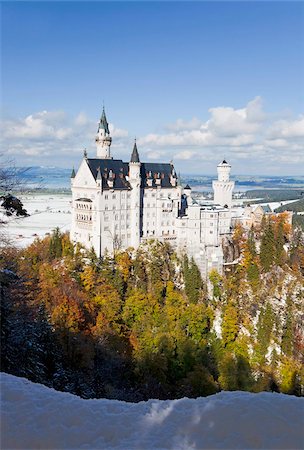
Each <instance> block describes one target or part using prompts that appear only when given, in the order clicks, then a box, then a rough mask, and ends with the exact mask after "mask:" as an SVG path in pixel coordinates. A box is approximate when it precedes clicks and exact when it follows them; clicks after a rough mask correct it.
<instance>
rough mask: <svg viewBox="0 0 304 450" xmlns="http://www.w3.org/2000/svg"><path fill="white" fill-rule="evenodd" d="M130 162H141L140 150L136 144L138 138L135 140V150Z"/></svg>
mask: <svg viewBox="0 0 304 450" xmlns="http://www.w3.org/2000/svg"><path fill="white" fill-rule="evenodd" d="M130 162H132V163H139V162H140V161H139V155H138V150H137V145H136V139H135V141H134V147H133V151H132V155H131V159H130Z"/></svg>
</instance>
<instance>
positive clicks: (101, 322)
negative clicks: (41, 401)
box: [0, 213, 304, 402]
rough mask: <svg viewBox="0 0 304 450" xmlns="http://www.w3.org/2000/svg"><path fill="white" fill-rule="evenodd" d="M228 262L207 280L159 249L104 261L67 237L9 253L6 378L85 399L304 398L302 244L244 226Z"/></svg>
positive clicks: (281, 233)
mask: <svg viewBox="0 0 304 450" xmlns="http://www.w3.org/2000/svg"><path fill="white" fill-rule="evenodd" d="M224 254H225V256H226V261H228V263H227V264H226V265H225V269H224V273H223V274H219V273H218V272H216V271H215V270H213V271H212V272H211V273H210V274H209V278H208V280H204V279H202V277H201V274H200V271H199V270H198V267H197V266H196V264H195V262H194V260H193V259H189V258H188V257H187V256H186V255H183V254H177V253H176V252H175V251H174V250H173V249H172V248H171V247H170V246H169V245H168V244H166V243H160V242H158V241H152V240H151V241H148V242H147V243H145V244H143V245H141V246H140V247H139V249H137V250H134V249H132V248H130V249H128V250H126V251H116V252H115V254H114V255H110V254H108V255H105V256H104V257H103V258H102V259H98V258H97V257H96V254H95V253H94V251H93V250H92V249H91V250H89V251H86V250H85V249H84V248H82V247H81V246H79V245H76V246H74V245H73V244H72V243H71V242H70V240H69V237H68V235H67V234H62V233H61V232H60V231H59V230H58V229H56V230H54V232H53V233H52V234H51V235H50V236H48V237H46V238H45V239H43V240H39V239H36V240H35V241H34V243H33V244H31V245H30V246H29V247H27V248H25V249H16V248H14V246H5V247H3V248H2V250H1V254H0V282H1V316H2V327H1V349H2V352H1V367H2V371H4V372H8V373H11V374H14V375H17V376H22V377H26V378H28V379H30V380H32V381H34V382H39V383H42V384H45V385H47V386H49V387H53V388H55V389H57V390H60V391H67V392H71V393H73V394H76V395H79V396H81V397H83V398H101V397H103V398H109V399H120V400H126V401H132V402H137V401H141V400H146V399H149V398H158V399H173V398H180V397H185V396H187V397H198V396H206V395H210V394H213V393H216V392H218V391H220V390H230V391H231V390H246V391H251V392H259V391H277V392H283V393H286V394H293V395H297V396H302V395H303V394H304V370H303V349H304V332H303V328H302V323H303V317H304V310H303V303H304V302H303V299H304V238H303V233H302V232H301V231H300V230H299V229H292V228H291V227H290V225H289V224H288V223H287V220H286V216H285V215H284V213H282V214H280V215H274V216H270V217H269V218H268V219H267V220H266V219H264V220H263V221H262V224H261V226H259V227H256V228H252V229H251V230H250V231H249V232H245V230H244V229H243V228H242V227H241V226H236V228H235V230H234V232H233V234H232V235H231V237H230V238H229V239H226V240H225V242H224ZM236 260H237V261H238V262H237V263H235V261H236ZM229 261H234V263H232V262H231V263H229Z"/></svg>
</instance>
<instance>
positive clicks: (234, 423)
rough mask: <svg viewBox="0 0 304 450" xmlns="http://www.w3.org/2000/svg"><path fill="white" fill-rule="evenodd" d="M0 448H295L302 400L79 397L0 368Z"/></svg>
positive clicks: (268, 396) (303, 434)
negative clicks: (0, 396) (97, 398)
mask: <svg viewBox="0 0 304 450" xmlns="http://www.w3.org/2000/svg"><path fill="white" fill-rule="evenodd" d="M1 394H2V402H1V405H2V423H1V428H2V437H1V448H2V449H6V450H8V449H25V448H28V449H36V448H43V449H49V450H54V449H57V450H58V449H71V448H73V449H74V450H78V449H88V448H89V449H96V450H97V449H107V450H114V449H116V450H119V449H121V450H126V449H128V450H132V449H139V448H140V449H142V450H145V449H174V450H176V449H180V450H182V449H184V450H186V449H210V448H214V449H216V448H230V449H232V448H243V449H245V448H246V449H295V448H301V447H302V444H303V439H304V431H303V427H302V425H303V421H302V419H303V414H304V400H303V399H299V398H296V397H293V396H287V395H283V394H272V393H260V394H250V393H245V392H221V393H220V394H217V395H212V396H210V397H206V398H197V399H196V400H193V399H188V398H183V399H180V400H167V401H158V400H149V401H147V402H141V403H137V404H134V403H125V402H120V401H113V400H103V399H100V400H83V399H81V398H79V397H76V396H74V395H71V394H67V393H61V392H57V391H54V390H53V389H49V388H46V387H45V386H42V385H39V384H34V383H31V382H30V381H28V380H26V379H24V378H17V377H14V376H12V375H7V374H5V373H2V374H1Z"/></svg>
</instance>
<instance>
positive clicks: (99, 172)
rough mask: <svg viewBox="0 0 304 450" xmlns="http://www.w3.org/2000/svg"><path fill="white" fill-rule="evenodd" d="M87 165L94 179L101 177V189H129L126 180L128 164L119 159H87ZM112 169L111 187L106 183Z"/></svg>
mask: <svg viewBox="0 0 304 450" xmlns="http://www.w3.org/2000/svg"><path fill="white" fill-rule="evenodd" d="M87 163H88V166H89V168H90V170H91V172H92V175H93V177H94V179H95V180H96V179H101V181H102V188H103V189H119V190H123V189H131V186H130V183H129V182H128V181H127V180H126V176H127V175H128V173H129V164H128V163H124V162H123V161H122V160H121V159H97V158H96V159H95V158H88V159H87ZM111 171H112V178H111V179H112V180H113V187H111V186H110V185H109V184H108V181H109V174H110V173H111Z"/></svg>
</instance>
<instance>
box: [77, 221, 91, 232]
mask: <svg viewBox="0 0 304 450" xmlns="http://www.w3.org/2000/svg"><path fill="white" fill-rule="evenodd" d="M76 224H77V228H81V229H83V230H91V229H92V222H87V221H85V220H77V221H76Z"/></svg>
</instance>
